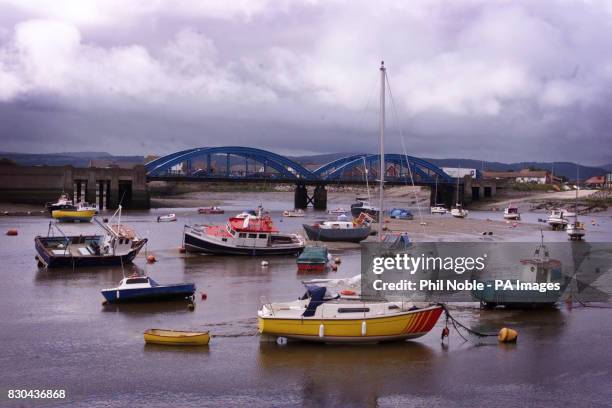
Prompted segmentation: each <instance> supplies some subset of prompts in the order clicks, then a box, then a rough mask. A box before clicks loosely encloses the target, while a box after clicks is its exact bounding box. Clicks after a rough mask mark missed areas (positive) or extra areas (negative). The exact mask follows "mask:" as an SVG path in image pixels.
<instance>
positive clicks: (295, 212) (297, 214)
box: [283, 209, 305, 217]
mask: <svg viewBox="0 0 612 408" xmlns="http://www.w3.org/2000/svg"><path fill="white" fill-rule="evenodd" d="M304 215H305V214H304V210H300V209H298V210H287V211H283V217H303V216H304Z"/></svg>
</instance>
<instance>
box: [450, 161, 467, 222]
mask: <svg viewBox="0 0 612 408" xmlns="http://www.w3.org/2000/svg"><path fill="white" fill-rule="evenodd" d="M451 215H452V216H453V217H455V218H465V217H467V216H468V210H466V209H465V208H463V206H462V205H461V203H460V202H459V167H457V203H456V204H455V206H454V207H453V209H452V210H451Z"/></svg>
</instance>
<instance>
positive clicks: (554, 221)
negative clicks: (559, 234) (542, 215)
mask: <svg viewBox="0 0 612 408" xmlns="http://www.w3.org/2000/svg"><path fill="white" fill-rule="evenodd" d="M567 224H568V221H567V218H565V215H564V213H563V210H559V209H554V210H552V211H551V212H550V215H549V216H548V225H550V226H551V227H552V229H553V231H556V230H562V229H565V227H566V226H567Z"/></svg>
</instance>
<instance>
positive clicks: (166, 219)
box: [157, 214, 176, 222]
mask: <svg viewBox="0 0 612 408" xmlns="http://www.w3.org/2000/svg"><path fill="white" fill-rule="evenodd" d="M173 221H176V214H166V215H160V216H159V217H157V222H173Z"/></svg>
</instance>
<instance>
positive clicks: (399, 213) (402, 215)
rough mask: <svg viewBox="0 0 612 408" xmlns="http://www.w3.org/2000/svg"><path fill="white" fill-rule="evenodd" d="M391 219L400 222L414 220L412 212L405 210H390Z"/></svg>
mask: <svg viewBox="0 0 612 408" xmlns="http://www.w3.org/2000/svg"><path fill="white" fill-rule="evenodd" d="M389 217H390V218H395V219H398V220H411V219H413V218H414V216H413V215H412V212H410V210H407V209H405V208H393V209H392V210H389Z"/></svg>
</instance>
